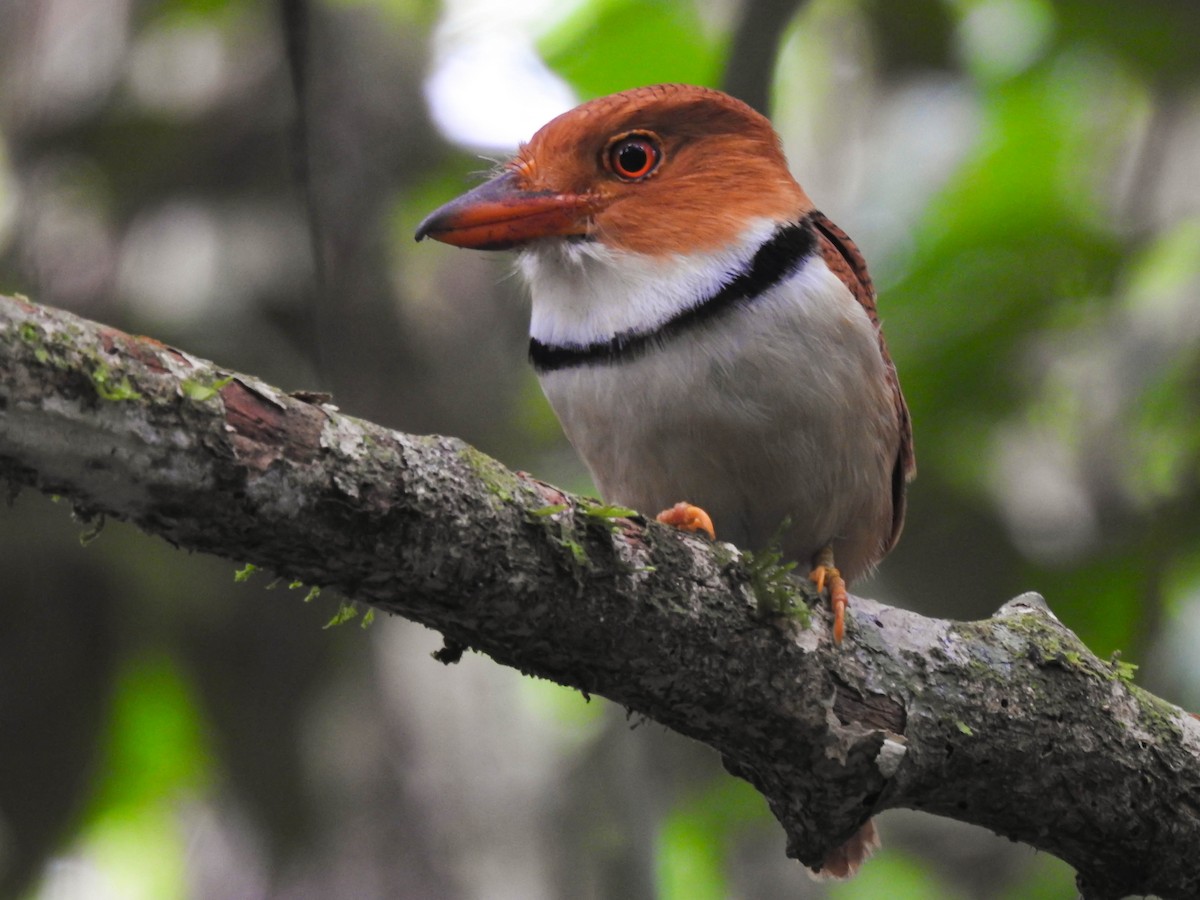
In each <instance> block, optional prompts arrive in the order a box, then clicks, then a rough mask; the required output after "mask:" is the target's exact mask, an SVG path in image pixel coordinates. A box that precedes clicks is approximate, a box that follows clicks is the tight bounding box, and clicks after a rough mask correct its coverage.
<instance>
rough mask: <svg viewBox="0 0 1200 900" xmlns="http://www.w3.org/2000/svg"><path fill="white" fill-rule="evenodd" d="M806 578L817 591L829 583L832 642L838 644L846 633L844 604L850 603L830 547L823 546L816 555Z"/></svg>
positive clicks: (823, 588)
mask: <svg viewBox="0 0 1200 900" xmlns="http://www.w3.org/2000/svg"><path fill="white" fill-rule="evenodd" d="M808 578H809V580H810V581H812V582H813V583H814V584H815V585H816V586H817V591H818V592H824V590H825V585H826V584H828V585H829V605H830V606H832V607H833V642H834V643H835V644H840V643H841V642H842V638H843V637H845V635H846V606H847V605H848V604H849V603H850V595H849V594H847V593H846V580H845V579H844V578H842V573H841V572H839V571H838V570H837V568H836V567H835V566H834V565H833V548H832V547H825V548H824V549H822V550H821V552H820V553H818V554H817V555H816V558H815V559H814V560H813V570H812V571H811V572H809V573H808Z"/></svg>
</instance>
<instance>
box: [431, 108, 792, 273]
mask: <svg viewBox="0 0 1200 900" xmlns="http://www.w3.org/2000/svg"><path fill="white" fill-rule="evenodd" d="M811 209H812V203H811V201H810V200H809V199H808V197H807V196H806V195H805V193H804V191H803V190H802V189H801V188H800V185H798V184H797V183H796V181H795V179H793V178H792V176H791V174H790V173H789V171H788V167H787V161H786V159H785V158H784V155H783V151H782V149H781V148H780V143H779V138H778V136H777V135H776V134H775V131H774V129H773V128H772V127H771V123H770V122H769V121H767V119H766V118H764V117H763V116H761V115H759V114H758V113H757V112H755V111H754V110H753V109H751V108H750V107H749V106H747V105H746V104H744V103H742V102H741V101H739V100H736V99H734V98H733V97H730V96H728V95H727V94H722V93H720V92H719V91H714V90H710V89H707V88H700V87H693V86H690V85H654V86H651V87H643V88H637V89H635V90H630V91H625V92H623V93H619V94H613V95H611V96H608V97H601V98H600V99H598V100H592V101H590V102H588V103H584V104H583V105H581V106H578V107H576V108H575V109H573V110H571V111H569V112H566V113H564V114H563V115H561V116H559V117H558V118H556V119H553V120H551V121H550V122H549V123H547V124H546V125H545V126H543V127H542V128H541V130H539V131H538V132H537V134H535V135H534V136H533V138H532V139H531V140H530V141H529V143H527V144H525V145H523V146H522V147H521V148H520V150H519V151H518V152H517V155H516V156H515V157H514V158H513V159H512V160H510V161H509V162H508V163H506V164H505V165H504V167H503V170H502V171H501V172H500V173H499V174H498V175H496V176H495V177H494V178H492V179H491V180H490V181H488V182H486V183H484V184H482V185H480V186H479V187H477V188H475V189H474V190H472V191H469V192H468V193H466V194H464V195H463V196H461V197H459V198H458V199H456V200H452V201H451V202H450V203H447V204H446V205H445V206H443V207H441V208H440V209H437V210H435V211H434V212H433V213H431V214H430V215H429V216H428V217H426V219H425V220H424V221H423V222H422V223H421V225H420V227H419V228H418V229H417V234H416V237H417V240H420V239H422V238H424V237H431V238H433V239H435V240H438V241H443V242H445V243H447V244H454V245H456V246H459V247H473V248H478V249H485V250H503V249H509V248H522V247H526V246H529V245H531V244H533V243H534V242H537V241H547V240H552V241H554V240H557V241H583V242H593V241H594V242H599V243H600V244H602V245H604V246H606V247H607V248H608V249H611V250H615V251H624V252H631V253H637V254H642V255H645V256H650V257H663V256H668V255H675V254H687V253H696V252H701V253H703V252H709V251H716V250H719V249H721V248H723V247H727V246H729V245H730V244H732V243H734V242H735V241H736V240H738V238H739V237H740V236H741V235H742V233H743V232H744V231H745V230H746V228H747V227H748V226H749V225H750V223H753V222H762V221H764V220H766V221H771V222H784V221H789V220H791V221H794V220H795V219H797V218H798V217H799V216H801V215H803V214H804V213H805V212H807V211H809V210H811Z"/></svg>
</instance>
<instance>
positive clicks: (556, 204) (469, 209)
mask: <svg viewBox="0 0 1200 900" xmlns="http://www.w3.org/2000/svg"><path fill="white" fill-rule="evenodd" d="M589 207H590V203H589V201H588V199H587V198H586V197H585V196H583V195H581V194H559V193H555V192H554V191H528V190H525V189H523V188H521V187H520V186H519V185H518V183H517V173H516V172H511V171H509V172H505V173H503V174H502V175H497V176H496V177H495V178H493V179H492V180H491V181H487V182H484V183H483V184H481V185H480V186H479V187H477V188H475V189H474V190H472V191H468V192H467V193H465V194H463V195H462V196H461V197H459V198H457V199H455V200H451V201H450V202H449V203H447V204H446V205H445V206H442V207H439V208H438V209H435V210H434V211H433V212H431V213H430V214H429V215H428V216H426V217H425V220H424V221H423V222H422V223H421V224H420V225H419V226H417V234H416V238H417V240H418V241H419V240H421V239H422V238H426V237H431V238H433V239H434V240H435V241H442V242H443V243H446V244H453V245H454V246H456V247H471V248H474V249H476V250H507V249H508V248H510V247H516V246H518V245H520V244H524V243H525V242H527V241H532V240H535V239H536V238H544V237H565V236H568V235H578V234H586V233H587V214H588V210H589Z"/></svg>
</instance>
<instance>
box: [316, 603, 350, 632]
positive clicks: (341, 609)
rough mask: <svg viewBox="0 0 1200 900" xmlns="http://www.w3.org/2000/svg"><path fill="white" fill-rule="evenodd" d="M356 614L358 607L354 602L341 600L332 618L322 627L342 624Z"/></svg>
mask: <svg viewBox="0 0 1200 900" xmlns="http://www.w3.org/2000/svg"><path fill="white" fill-rule="evenodd" d="M357 615H358V609H357V608H356V607H355V606H354V604H353V603H347V602H346V601H345V600H343V601H342V602H341V604H340V605H339V606H338V611H337V612H335V613H334V614H333V618H332V619H330V620H329V621H328V622H326V623H325V624H324V625H323V626H322V628H323V629H324V628H333V627H334V626H336V625H344V624H346V623H347V622H349V621H350V620H351V619H353V618H354V617H355V616H357Z"/></svg>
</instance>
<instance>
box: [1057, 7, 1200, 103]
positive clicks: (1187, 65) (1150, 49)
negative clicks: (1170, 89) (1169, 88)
mask: <svg viewBox="0 0 1200 900" xmlns="http://www.w3.org/2000/svg"><path fill="white" fill-rule="evenodd" d="M1055 11H1056V12H1057V14H1058V17H1059V20H1060V32H1061V39H1062V42H1063V43H1064V45H1069V44H1071V43H1075V42H1079V41H1092V42H1095V43H1098V44H1101V45H1103V46H1105V47H1107V48H1109V49H1111V50H1113V51H1115V52H1116V53H1117V54H1119V55H1120V56H1121V57H1122V59H1124V60H1125V62H1127V63H1128V64H1130V65H1132V66H1134V67H1135V68H1137V69H1138V71H1139V72H1140V73H1141V74H1142V75H1143V76H1145V77H1147V78H1149V79H1150V80H1152V81H1155V82H1159V83H1166V84H1170V85H1179V84H1182V83H1186V82H1191V81H1194V80H1195V78H1196V76H1197V75H1198V74H1200V52H1198V51H1197V48H1198V47H1200V3H1196V2H1195V0H1142V2H1140V3H1128V2H1125V0H1056V2H1055Z"/></svg>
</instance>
